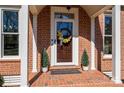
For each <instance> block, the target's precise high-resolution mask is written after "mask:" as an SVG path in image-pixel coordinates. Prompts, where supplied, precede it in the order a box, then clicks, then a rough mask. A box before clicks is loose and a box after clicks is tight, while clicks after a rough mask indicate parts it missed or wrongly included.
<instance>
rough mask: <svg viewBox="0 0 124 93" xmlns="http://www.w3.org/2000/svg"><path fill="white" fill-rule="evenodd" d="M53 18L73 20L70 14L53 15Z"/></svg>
mask: <svg viewBox="0 0 124 93" xmlns="http://www.w3.org/2000/svg"><path fill="white" fill-rule="evenodd" d="M55 18H60V19H74V14H71V13H55Z"/></svg>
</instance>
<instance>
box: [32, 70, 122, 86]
mask: <svg viewBox="0 0 124 93" xmlns="http://www.w3.org/2000/svg"><path fill="white" fill-rule="evenodd" d="M80 71H81V70H80ZM31 86H32V87H116V86H117V87H121V86H123V87H124V84H115V83H114V82H112V81H111V80H110V79H109V78H108V77H106V76H105V75H103V74H102V73H101V72H99V71H81V73H80V74H61V75H51V72H50V71H49V72H47V73H43V74H41V75H40V76H39V78H37V80H35V82H33V83H32V84H31Z"/></svg>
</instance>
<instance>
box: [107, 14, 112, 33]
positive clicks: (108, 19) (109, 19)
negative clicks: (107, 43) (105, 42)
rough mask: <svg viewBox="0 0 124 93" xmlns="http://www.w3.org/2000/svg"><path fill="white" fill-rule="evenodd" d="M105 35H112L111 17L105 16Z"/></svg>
mask: <svg viewBox="0 0 124 93" xmlns="http://www.w3.org/2000/svg"><path fill="white" fill-rule="evenodd" d="M105 35H112V17H111V16H105Z"/></svg>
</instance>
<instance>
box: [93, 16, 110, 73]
mask: <svg viewBox="0 0 124 93" xmlns="http://www.w3.org/2000/svg"><path fill="white" fill-rule="evenodd" d="M103 17H104V14H101V15H99V16H98V17H97V18H96V20H95V28H96V30H95V47H96V48H95V61H96V67H97V69H98V70H100V71H111V70H112V59H105V58H103V56H104V54H103V34H104V33H103V22H104V21H103V20H104V19H103Z"/></svg>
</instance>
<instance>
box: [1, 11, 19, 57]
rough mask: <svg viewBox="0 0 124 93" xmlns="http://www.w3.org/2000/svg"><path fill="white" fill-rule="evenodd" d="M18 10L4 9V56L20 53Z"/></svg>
mask: <svg viewBox="0 0 124 93" xmlns="http://www.w3.org/2000/svg"><path fill="white" fill-rule="evenodd" d="M18 30H19V28H18V11H16V10H2V35H1V36H2V39H1V40H2V56H18V55H19V31H18Z"/></svg>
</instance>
